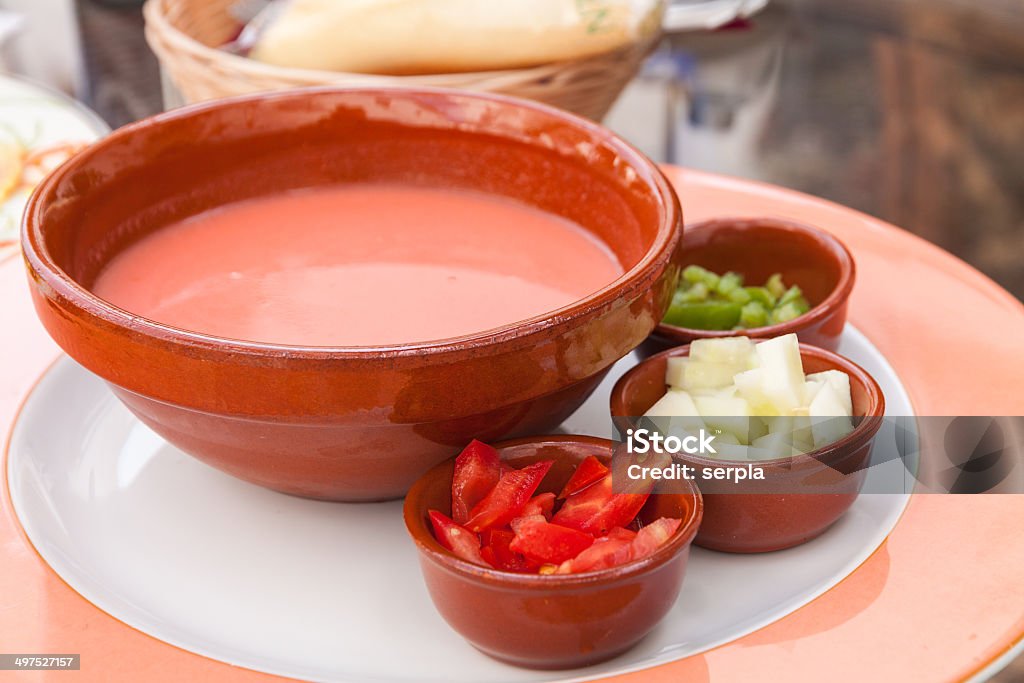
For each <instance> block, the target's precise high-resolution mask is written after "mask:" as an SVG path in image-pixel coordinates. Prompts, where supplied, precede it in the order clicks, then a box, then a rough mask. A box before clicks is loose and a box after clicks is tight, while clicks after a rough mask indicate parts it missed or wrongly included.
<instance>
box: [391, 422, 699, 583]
mask: <svg viewBox="0 0 1024 683" xmlns="http://www.w3.org/2000/svg"><path fill="white" fill-rule="evenodd" d="M566 443H573V444H583V445H585V446H587V447H588V448H599V449H602V450H604V451H606V454H608V455H610V453H611V450H612V448H613V447H614V445H615V442H614V441H611V440H610V439H602V438H599V437H596V436H575V435H566V434H558V435H549V436H534V437H527V438H523V439H511V440H507V441H500V442H498V443H495V444H493V446H494V448H496V449H498V452H499V453H501V452H502V451H503V450H504V449H506V448H511V447H514V446H522V445H526V444H536V445H550V446H556V447H557V446H558V445H559V444H566ZM452 461H454V458H450V459H448V460H445V461H444V462H442V463H440V464H438V465H435V466H434V467H432V468H431V469H430V470H429V471H428V472H427V473H426V474H424V475H423V476H422V477H420V478H419V479H417V480H416V483H414V484H413V485H412V487H411V488H410V489H409V493H408V494H406V497H405V503H404V505H403V510H402V513H403V516H404V518H405V527H406V530H407V531H408V532H409V535H410V536H411V537H412V540H413V541H414V542H415V543H416V546H417V548H418V549H419V551H420V552H421V553H424V554H425V555H426V556H428V557H429V558H430V559H431V560H432V561H434V562H435V563H436V564H438V565H440V566H442V567H443V568H445V569H447V570H448V571H450V572H452V573H454V574H457V575H459V576H461V577H462V578H465V579H468V580H474V581H481V582H485V583H490V584H492V585H495V586H500V587H507V588H520V589H532V590H547V589H550V590H560V589H569V588H578V587H582V586H588V585H599V584H606V583H611V582H614V581H619V580H621V579H627V578H631V577H635V576H639V575H641V574H645V573H648V572H650V571H652V570H654V569H656V568H657V567H660V566H661V565H663V564H665V563H666V562H668V561H670V560H671V559H672V558H674V557H675V556H676V555H678V554H679V553H681V552H683V551H685V550H686V548H688V547H689V546H690V544H691V543H692V542H693V540H694V538H696V536H697V529H698V528H699V527H700V522H701V519H702V518H703V516H704V500H703V497H702V496H701V493H700V490H699V489H698V488H697V486H696V485H695V484H694V483H693V482H692V481H687V482H686V486H687V488H688V492H687V493H661V494H653V495H671V496H686V497H688V498H690V499H692V501H693V504H692V505H691V506H689V510H690V514H689V517H687V518H686V519H684V520H683V523H682V524H680V525H679V528H678V529H676V532H675V534H673V535H672V538H670V539H669V540H668V541H667V542H665V543H663V544H662V545H661V546H660V547H659V548H658V549H657V550H656V551H655V552H654V554H652V555H649V556H648V557H645V558H642V559H640V560H633V561H631V562H627V563H626V564H623V565H619V566H617V567H609V568H607V569H599V570H597V571H590V572H581V573H579V574H519V573H516V572H506V571H502V570H500V569H494V568H493V567H484V566H482V565H478V564H474V563H472V562H467V561H465V560H462V559H460V558H458V557H456V556H455V555H453V554H452V553H451V552H449V551H448V550H447V549H445V548H444V547H442V546H441V544H440V543H438V542H437V539H435V538H434V534H433V533H432V532H431V531H430V529H428V528H427V524H426V522H425V521H424V517H425V516H426V510H420V509H419V505H418V504H417V503H418V499H419V494H420V492H421V491H422V490H424V489H427V488H428V487H436V486H438V485H441V484H442V482H441V481H440V477H441V470H443V469H447V466H448V465H449V464H450V463H451V462H452ZM445 479H447V477H445ZM443 485H444V486H450V485H451V484H450V483H448V482H443Z"/></svg>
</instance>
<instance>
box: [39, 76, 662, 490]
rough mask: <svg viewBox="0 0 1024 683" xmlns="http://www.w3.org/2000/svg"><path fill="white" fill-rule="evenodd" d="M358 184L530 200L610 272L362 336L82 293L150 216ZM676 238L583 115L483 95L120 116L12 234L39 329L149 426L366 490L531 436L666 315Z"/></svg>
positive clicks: (246, 104) (646, 163)
mask: <svg viewBox="0 0 1024 683" xmlns="http://www.w3.org/2000/svg"><path fill="white" fill-rule="evenodd" d="M362 182H395V183H415V184H419V185H429V186H437V187H443V188H462V189H467V190H473V191H477V192H484V193H489V194H494V195H497V196H502V197H508V198H511V199H513V200H517V201H521V202H525V203H527V204H530V205H533V206H535V207H538V208H540V209H542V210H545V211H548V212H551V213H554V214H556V215H558V216H562V217H564V218H567V219H569V220H572V221H575V222H576V223H578V224H579V225H581V226H582V227H583V228H584V229H586V230H588V231H590V232H591V233H592V234H593V235H594V236H595V237H596V238H598V239H600V240H601V241H603V242H604V243H605V244H607V245H608V247H609V249H610V250H611V251H612V252H613V253H614V254H615V255H616V256H617V257H618V259H619V261H620V263H621V264H622V266H623V269H624V271H625V272H624V274H623V275H622V276H621V277H619V278H618V279H617V280H615V281H614V282H611V283H609V284H608V285H607V286H605V287H602V288H601V289H598V290H596V291H594V292H592V293H590V294H588V295H587V296H585V297H583V298H582V299H580V300H579V301H577V302H575V303H573V304H570V305H568V306H565V307H563V308H561V309H559V310H557V311H551V312H549V313H545V314H542V315H540V316H536V317H534V318H531V319H529V320H523V321H519V322H513V323H510V324H508V325H505V326H503V327H498V328H495V329H491V330H481V331H480V332H479V333H476V334H471V335H467V336H465V337H458V338H453V339H445V340H439V341H434V342H423V343H408V344H396V345H387V346H361V347H316V346H286V345H280V344H266V343H257V342H250V341H238V340H231V339H225V338H219V337H214V336H210V335H206V334H202V333H201V332H192V331H187V330H183V329H180V328H175V327H171V326H168V325H163V324H160V323H158V322H154V321H152V320H147V319H145V318H141V317H139V316H137V315H133V313H132V312H131V311H125V310H123V309H121V308H118V307H116V306H113V305H111V304H110V303H109V302H107V301H104V300H103V299H101V298H99V297H97V296H95V295H94V294H93V293H92V292H91V291H90V288H91V287H92V286H93V284H94V283H95V281H96V278H97V276H98V275H99V273H100V272H101V271H102V270H103V268H104V266H105V265H106V264H108V263H109V262H110V260H111V259H112V258H114V257H115V256H117V255H118V254H119V253H120V252H121V251H123V250H124V249H125V248H127V247H128V246H130V245H131V244H133V243H134V242H136V241H138V240H139V239H141V238H142V237H144V236H146V235H148V234H149V233H152V232H153V231H156V230H159V229H160V228H161V227H163V226H165V225H168V224H171V223H175V222H178V221H181V220H184V219H187V218H188V217H190V216H193V215H195V214H198V213H200V212H203V211H206V210H208V209H212V208H215V207H219V206H222V205H224V204H227V203H230V202H235V201H241V200H245V199H250V198H253V197H259V196H263V195H267V194H272V193H277V192H282V191H286V190H290V189H297V188H309V187H316V186H325V185H328V186H329V185H337V184H343V183H362ZM583 196H586V197H588V198H589V199H588V200H587V201H580V197H583ZM381 210H382V211H384V210H387V207H381ZM287 229H289V230H298V229H301V227H300V226H290V227H288V228H287ZM681 231H682V218H681V214H680V209H679V203H678V200H677V199H676V197H675V194H674V193H673V191H672V188H671V186H670V185H669V183H668V181H667V180H666V179H665V177H664V176H663V175H662V174H661V172H660V171H659V170H658V168H657V167H656V166H655V165H654V164H653V163H652V162H651V161H650V160H649V159H647V158H646V157H644V156H643V155H641V154H640V153H639V152H637V151H636V150H634V149H633V148H632V147H630V146H629V145H628V144H627V143H625V142H623V141H622V140H621V139H619V138H618V137H616V136H615V135H613V134H612V133H611V132H609V131H608V130H606V129H604V128H601V127H600V126H598V125H596V124H594V123H591V122H589V121H585V120H584V119H581V118H578V117H576V116H573V115H571V114H568V113H565V112H562V111H559V110H556V109H553V108H550V107H545V106H543V105H539V104H536V103H531V102H527V101H521V100H515V99H512V98H507V97H500V96H496V95H482V94H472V93H462V92H458V91H453V90H429V89H415V90H414V89H399V88H390V89H389V88H363V89H342V88H322V89H309V90H289V91H283V92H274V93H263V94H259V95H252V96H246V97H242V98H236V99H231V100H221V101H216V102H210V103H206V104H201V105H195V106H191V107H185V108H182V109H176V110H174V111H171V112H168V113H166V114H161V115H159V116H155V117H153V118H150V119H146V120H144V121H140V122H138V123H134V124H132V125H130V126H127V127H125V128H122V129H120V130H118V131H115V132H114V133H113V134H111V135H110V136H108V137H106V138H104V139H103V140H101V141H99V142H98V143H96V144H95V145H93V146H92V147H90V148H89V149H87V150H85V151H84V152H82V153H80V154H78V155H77V156H76V157H74V158H73V159H71V160H70V161H68V162H67V163H65V164H64V165H63V166H61V167H60V168H59V169H58V170H57V171H55V172H54V173H53V174H51V175H50V176H49V177H48V178H47V179H46V180H45V181H44V182H43V183H42V184H41V185H40V186H39V188H38V189H37V190H36V192H35V194H34V195H33V196H32V198H31V200H30V202H29V205H28V208H27V211H26V213H25V219H24V229H23V233H22V245H23V247H24V252H25V260H26V263H27V265H28V271H29V278H30V286H31V291H32V297H33V300H34V303H35V307H36V312H37V313H38V315H39V318H40V319H41V320H42V322H43V324H44V325H45V327H46V329H47V331H48V332H49V333H50V336H52V337H53V338H54V340H55V341H56V342H57V343H58V344H59V345H60V346H61V347H62V348H63V349H64V350H65V351H66V352H67V353H68V355H70V356H71V357H72V358H74V359H75V360H76V361H77V362H78V363H80V364H81V365H83V366H84V367H85V368H87V369H88V370H90V371H91V372H93V373H95V374H96V375H98V376H99V377H101V378H103V379H104V380H106V381H107V382H108V383H109V384H110V386H111V388H112V389H113V391H114V393H115V394H116V395H117V397H118V398H119V399H121V401H123V402H124V403H125V405H127V406H128V408H129V409H130V410H131V411H132V412H133V413H135V415H136V416H138V418H139V419H140V420H142V421H143V422H145V423H146V424H147V425H149V426H150V427H151V428H152V429H153V430H155V431H156V432H157V433H159V434H160V435H161V436H163V437H164V438H165V439H167V440H168V441H170V442H171V443H172V444H174V445H175V446H177V447H178V448H180V449H182V450H183V451H185V452H187V453H189V454H191V455H193V456H195V457H197V458H199V459H200V460H203V461H204V462H206V463H208V464H210V465H212V466H214V467H217V468H219V469H221V470H223V471H225V472H228V473H229V474H232V475H235V476H237V477H239V478H242V479H245V480H247V481H250V482H253V483H256V484H259V485H261V486H266V487H269V488H272V489H277V490H279V491H284V492H286V493H291V494H295V495H299V496H307V497H312V498H323V499H329V500H345V501H362V500H381V499H387V498H395V497H399V496H402V495H403V494H404V493H405V492H406V491H407V490H408V488H409V486H410V485H411V484H412V482H413V481H415V480H416V478H417V477H419V476H420V475H421V474H423V473H424V472H425V471H427V470H428V469H429V468H430V467H432V466H433V465H435V464H437V463H439V462H441V461H442V460H445V459H446V458H449V457H451V456H452V455H454V454H455V453H456V452H457V450H458V449H459V448H460V447H462V446H463V445H465V444H466V443H467V442H468V441H469V440H470V439H472V438H480V439H484V440H496V439H498V438H507V437H513V436H520V435H526V434H536V433H538V432H539V433H544V432H546V431H549V430H551V429H553V428H554V427H555V426H557V425H558V424H559V423H560V422H562V421H563V420H564V419H565V418H566V417H568V416H569V415H570V414H571V413H572V412H573V411H575V410H576V409H577V408H578V407H579V406H580V404H582V403H583V401H584V400H586V398H587V396H589V395H590V393H591V392H592V391H593V390H594V388H595V387H596V386H597V385H598V383H599V382H600V381H601V378H602V377H604V375H605V374H606V373H607V372H608V370H609V369H610V368H611V366H612V365H613V364H614V363H615V362H616V361H617V360H618V359H619V358H622V357H623V356H625V355H626V354H627V353H629V352H630V351H631V350H632V349H634V348H636V347H637V346H638V345H639V344H640V343H641V342H642V341H643V340H644V339H645V338H646V337H647V336H648V334H650V332H651V330H653V329H654V326H655V325H656V324H657V321H658V320H660V319H661V317H662V315H664V313H665V309H666V308H667V306H668V303H669V301H670V299H671V290H672V287H673V286H674V283H675V281H676V279H677V277H678V274H679V267H678V265H677V264H676V261H677V260H678V257H679V252H678V246H679V241H680V236H681ZM531 248H534V249H542V248H544V245H543V244H537V245H531Z"/></svg>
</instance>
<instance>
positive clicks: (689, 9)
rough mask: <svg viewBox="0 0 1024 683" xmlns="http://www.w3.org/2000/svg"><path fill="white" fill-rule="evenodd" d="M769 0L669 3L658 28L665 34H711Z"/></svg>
mask: <svg viewBox="0 0 1024 683" xmlns="http://www.w3.org/2000/svg"><path fill="white" fill-rule="evenodd" d="M768 1H769V0H670V1H669V3H668V7H667V8H666V9H665V18H664V19H663V20H662V22H661V25H662V27H663V28H664V29H665V30H666V31H701V30H703V31H710V30H713V29H716V28H718V27H720V26H724V25H725V24H728V23H729V22H730V21H734V20H736V19H746V18H747V17H750V16H753V15H754V14H756V13H758V12H760V11H761V10H762V9H764V8H765V5H767V4H768Z"/></svg>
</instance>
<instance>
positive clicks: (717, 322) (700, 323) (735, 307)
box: [665, 301, 742, 330]
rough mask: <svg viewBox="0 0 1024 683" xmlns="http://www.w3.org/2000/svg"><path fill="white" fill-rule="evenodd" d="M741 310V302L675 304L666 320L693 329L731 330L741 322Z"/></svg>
mask: <svg viewBox="0 0 1024 683" xmlns="http://www.w3.org/2000/svg"><path fill="white" fill-rule="evenodd" d="M741 310H742V306H740V305H739V304H734V303H728V302H721V301H716V302H710V301H703V302H700V303H683V304H681V305H678V306H677V305H674V304H673V306H672V307H671V308H669V309H668V313H666V314H665V322H667V323H668V324H669V325H677V326H679V327H688V328H690V329H692V330H731V329H733V328H734V327H736V324H737V323H739V321H740V311H741Z"/></svg>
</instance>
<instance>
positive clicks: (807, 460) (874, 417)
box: [610, 335, 885, 474]
mask: <svg viewBox="0 0 1024 683" xmlns="http://www.w3.org/2000/svg"><path fill="white" fill-rule="evenodd" d="M734 336H736V335H734ZM689 355H690V345H689V344H685V345H683V346H676V347H674V348H671V349H666V350H664V351H662V352H660V353H656V354H654V355H653V356H650V357H649V358H645V359H644V360H642V361H640V362H639V363H637V364H636V365H635V366H633V367H632V368H630V369H629V370H628V371H626V372H625V373H624V374H623V375H622V377H620V378H619V380H618V381H617V382H616V383H615V386H614V387H612V393H611V400H610V404H611V414H612V419H613V420H614V419H615V418H626V417H639V416H636V415H628V414H626V405H627V403H628V401H627V400H626V396H625V393H626V383H627V382H628V381H629V379H630V378H631V377H634V376H635V375H637V374H639V373H640V372H641V369H642V368H643V366H645V365H647V364H650V363H652V362H656V361H658V360H661V359H664V358H671V357H674V356H683V357H685V356H689ZM800 357H801V358H816V359H818V360H825V361H828V362H829V363H830V364H832V365H835V366H836V367H837V368H838V369H840V370H842V371H843V372H845V373H846V374H847V375H849V376H850V381H851V382H859V383H860V384H861V385H862V386H863V387H864V389H865V390H866V392H867V395H868V412H867V413H865V414H864V415H862V416H859V417H861V421H860V422H859V423H858V424H857V426H856V427H854V429H853V431H852V432H850V433H849V434H847V435H846V436H844V437H843V438H842V439H839V441H834V442H832V443H830V444H828V445H827V446H823V447H822V448H818V449H815V450H813V451H811V452H810V453H803V454H801V455H789V456H785V457H782V458H774V459H772V460H757V461H754V460H729V459H726V458H708V457H705V456H701V455H689V454H684V455H680V456H679V457H680V458H681V459H684V460H686V461H687V462H695V463H698V464H700V465H707V466H710V467H735V466H740V465H743V466H746V465H753V466H754V467H763V468H765V470H766V474H771V473H772V472H773V471H778V472H779V473H782V472H789V471H791V468H790V467H788V465H792V464H796V465H814V464H815V463H817V464H827V463H828V462H829V461H832V460H834V459H837V458H839V457H840V456H842V455H843V454H845V453H849V452H850V451H851V450H852V449H855V448H859V447H860V446H861V445H863V444H865V443H868V442H870V441H871V439H873V438H874V437H875V435H876V434H877V433H878V430H879V429H881V427H882V419H883V417H884V416H885V394H884V393H883V392H882V387H880V386H879V385H878V382H877V381H876V380H875V378H874V377H872V376H871V374H870V373H869V372H868V371H867V370H865V369H864V368H862V367H861V366H860V365H858V364H857V363H854V362H853V361H852V360H850V359H849V358H846V357H845V356H841V355H839V354H838V353H836V352H835V351H829V350H828V349H823V348H821V347H818V346H812V345H811V344H803V343H801V344H800ZM855 417H858V416H855Z"/></svg>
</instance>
